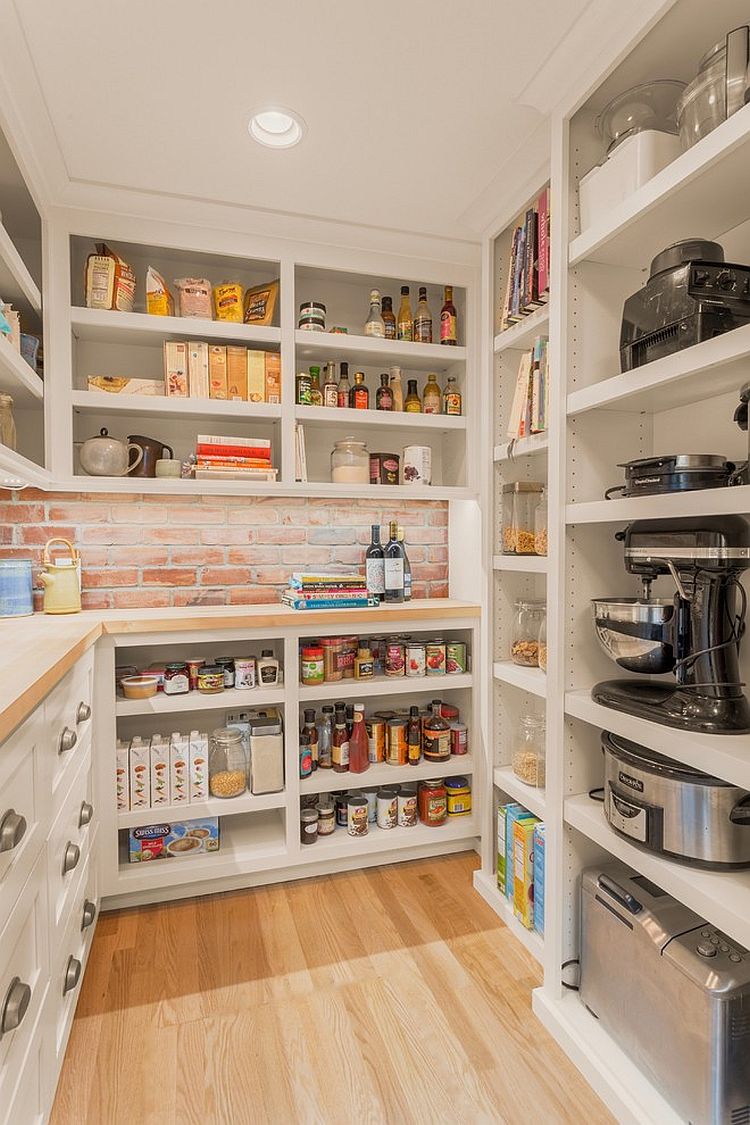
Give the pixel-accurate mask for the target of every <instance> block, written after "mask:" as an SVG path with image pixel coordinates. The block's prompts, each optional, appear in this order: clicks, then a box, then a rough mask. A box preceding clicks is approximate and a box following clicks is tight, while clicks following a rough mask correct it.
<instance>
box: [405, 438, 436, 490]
mask: <svg viewBox="0 0 750 1125" xmlns="http://www.w3.org/2000/svg"><path fill="white" fill-rule="evenodd" d="M403 463H404V484H432V449H431V447H430V446H429V445H407V446H406V447H405V448H404V462H403Z"/></svg>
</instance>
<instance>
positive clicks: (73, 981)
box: [63, 957, 81, 996]
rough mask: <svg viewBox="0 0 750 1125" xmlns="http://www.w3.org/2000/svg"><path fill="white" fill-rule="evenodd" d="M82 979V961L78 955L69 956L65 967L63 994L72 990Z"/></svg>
mask: <svg viewBox="0 0 750 1125" xmlns="http://www.w3.org/2000/svg"><path fill="white" fill-rule="evenodd" d="M80 979H81V962H80V961H79V960H78V958H77V957H69V958H68V964H67V965H66V967H65V980H64V981H63V996H64V995H65V993H66V992H70V991H72V989H74V988H75V986H76V985H77V984H78V982H79V980H80Z"/></svg>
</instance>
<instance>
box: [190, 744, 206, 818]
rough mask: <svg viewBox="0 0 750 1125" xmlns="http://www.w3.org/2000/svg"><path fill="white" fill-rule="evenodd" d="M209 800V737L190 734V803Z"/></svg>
mask: <svg viewBox="0 0 750 1125" xmlns="http://www.w3.org/2000/svg"><path fill="white" fill-rule="evenodd" d="M207 800H208V735H207V734H205V733H203V732H200V733H199V732H198V731H197V730H191V732H190V801H191V802H193V801H207Z"/></svg>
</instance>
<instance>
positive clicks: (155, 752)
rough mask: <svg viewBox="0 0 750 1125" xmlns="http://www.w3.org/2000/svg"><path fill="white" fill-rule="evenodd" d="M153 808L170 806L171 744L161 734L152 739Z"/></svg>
mask: <svg viewBox="0 0 750 1125" xmlns="http://www.w3.org/2000/svg"><path fill="white" fill-rule="evenodd" d="M150 761H151V808H152V809H157V808H159V806H160V805H170V804H171V803H172V802H171V800H170V784H169V742H168V741H167V739H166V738H164V736H163V735H161V734H155V735H154V736H153V738H152V739H151V755H150Z"/></svg>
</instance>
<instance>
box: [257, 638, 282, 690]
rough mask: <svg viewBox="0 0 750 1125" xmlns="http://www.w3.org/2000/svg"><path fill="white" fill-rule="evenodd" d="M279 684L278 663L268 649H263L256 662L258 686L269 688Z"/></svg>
mask: <svg viewBox="0 0 750 1125" xmlns="http://www.w3.org/2000/svg"><path fill="white" fill-rule="evenodd" d="M278 682H279V662H278V660H277V659H276V657H275V656H274V654H273V652H272V651H271V649H270V648H264V649H263V651H262V652H261V654H260V660H259V661H258V684H259V685H260V686H261V687H271V686H273V684H277V683H278Z"/></svg>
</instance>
